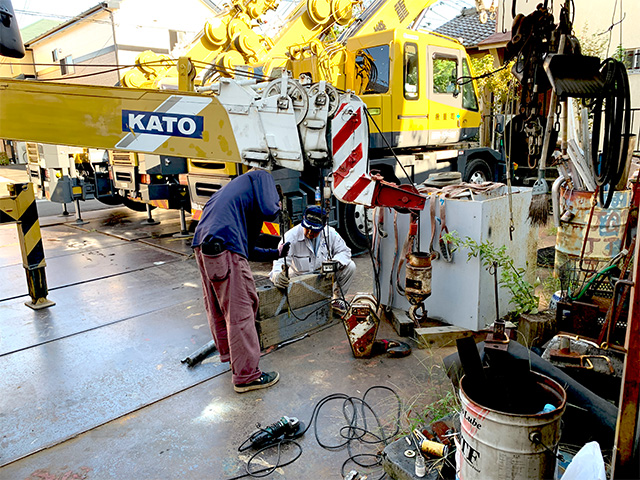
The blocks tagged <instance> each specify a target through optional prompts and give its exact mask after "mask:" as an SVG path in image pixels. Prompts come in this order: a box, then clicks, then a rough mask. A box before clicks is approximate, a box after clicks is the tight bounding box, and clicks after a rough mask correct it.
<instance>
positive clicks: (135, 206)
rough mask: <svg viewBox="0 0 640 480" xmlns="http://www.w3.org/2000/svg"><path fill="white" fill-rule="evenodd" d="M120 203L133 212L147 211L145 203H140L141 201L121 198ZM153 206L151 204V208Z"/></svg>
mask: <svg viewBox="0 0 640 480" xmlns="http://www.w3.org/2000/svg"><path fill="white" fill-rule="evenodd" d="M122 203H123V204H124V206H125V207H127V208H128V209H130V210H133V211H134V212H146V211H147V204H146V203H142V202H136V201H134V200H131V199H130V198H123V199H122ZM154 208H156V207H154V206H153V205H152V206H151V210H153V209H154Z"/></svg>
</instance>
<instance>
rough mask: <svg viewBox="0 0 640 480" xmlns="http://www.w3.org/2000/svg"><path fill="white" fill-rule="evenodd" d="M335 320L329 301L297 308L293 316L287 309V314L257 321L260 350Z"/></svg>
mask: <svg viewBox="0 0 640 480" xmlns="http://www.w3.org/2000/svg"><path fill="white" fill-rule="evenodd" d="M294 314H295V316H294ZM296 317H297V318H296ZM333 320H334V317H333V315H332V314H331V306H330V304H329V302H328V301H327V300H322V301H320V302H317V303H314V304H311V305H307V306H305V307H301V308H297V309H295V310H293V311H292V314H291V315H289V312H287V311H286V307H285V312H284V313H281V314H280V315H276V316H274V317H270V318H263V319H258V320H256V329H257V330H258V339H259V340H260V348H261V349H265V348H268V347H270V346H272V345H278V344H279V343H282V342H285V341H287V340H291V339H292V338H296V337H298V336H300V335H304V334H305V333H308V332H310V331H311V330H314V329H316V328H318V327H321V326H323V325H326V324H329V323H331V322H332V321H333Z"/></svg>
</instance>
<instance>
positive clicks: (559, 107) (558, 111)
mask: <svg viewBox="0 0 640 480" xmlns="http://www.w3.org/2000/svg"><path fill="white" fill-rule="evenodd" d="M561 113H562V105H561V103H560V102H558V103H557V105H556V122H555V123H554V124H553V129H554V130H555V131H556V132H559V131H560V114H561Z"/></svg>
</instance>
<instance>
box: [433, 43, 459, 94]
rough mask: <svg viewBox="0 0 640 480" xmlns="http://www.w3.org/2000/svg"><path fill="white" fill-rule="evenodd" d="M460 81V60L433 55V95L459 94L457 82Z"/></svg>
mask: <svg viewBox="0 0 640 480" xmlns="http://www.w3.org/2000/svg"><path fill="white" fill-rule="evenodd" d="M457 79H458V59H457V58H455V57H445V56H442V55H439V54H437V53H434V54H433V93H450V94H451V95H457V94H458V93H459V89H458V85H457V84H456V80H457Z"/></svg>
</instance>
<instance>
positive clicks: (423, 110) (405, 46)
mask: <svg viewBox="0 0 640 480" xmlns="http://www.w3.org/2000/svg"><path fill="white" fill-rule="evenodd" d="M434 2H435V0H418V1H413V0H408V1H403V0H401V1H399V2H389V1H375V2H373V3H372V4H371V5H370V6H369V7H368V8H367V9H365V10H364V11H363V12H362V13H361V14H360V15H358V16H357V17H356V18H354V15H353V6H354V4H352V3H351V1H348V0H306V1H302V2H300V4H298V5H297V7H296V8H295V9H294V10H293V12H292V13H291V14H290V15H289V16H288V17H287V18H286V19H285V20H284V22H283V24H282V27H281V28H280V29H279V30H278V33H277V34H276V35H274V36H273V38H271V37H270V36H267V35H263V34H261V33H260V32H259V29H258V28H257V26H259V22H260V19H261V18H262V16H263V15H264V14H265V12H267V11H268V10H272V9H274V8H275V6H276V5H275V2H274V1H272V0H254V1H250V2H246V1H244V2H243V1H239V0H234V2H233V3H232V4H231V5H229V6H228V7H227V9H226V10H225V12H223V14H221V15H220V16H219V17H216V18H214V19H212V20H210V21H209V22H207V23H206V24H205V27H204V29H203V30H202V32H201V33H200V34H199V35H198V36H197V37H196V38H195V39H194V41H193V42H192V43H191V45H189V46H188V47H187V48H186V49H185V52H184V53H185V57H184V58H183V59H182V60H181V61H179V62H176V61H174V60H172V59H170V58H168V57H166V56H161V55H156V54H154V53H153V52H144V53H143V54H141V55H140V57H139V58H138V61H137V65H138V66H137V68H135V69H132V70H131V71H129V72H127V73H126V74H125V75H124V76H123V80H122V83H123V85H124V86H128V87H131V88H132V90H133V89H148V90H157V91H162V92H188V91H190V90H191V91H195V92H197V93H199V94H201V95H202V94H207V93H211V92H214V93H217V92H218V91H220V89H221V88H222V90H225V88H226V87H221V85H226V83H225V82H230V81H231V79H233V85H237V86H239V87H243V86H244V85H245V84H252V85H253V84H255V85H258V87H257V88H258V90H259V91H260V95H263V96H264V98H270V97H272V96H274V95H278V94H279V93H278V92H282V88H283V83H282V82H283V81H282V80H279V78H286V88H287V90H286V100H287V101H288V102H290V103H291V107H292V108H293V111H294V112H295V120H296V126H297V131H298V132H299V135H300V137H301V138H303V139H308V138H315V140H314V141H315V142H316V144H317V145H316V146H315V147H314V148H306V149H304V158H303V159H302V161H303V165H304V167H303V168H301V169H300V168H288V167H287V165H286V162H283V163H282V164H280V165H279V166H280V167H281V168H275V169H274V170H273V172H272V173H273V175H274V177H275V178H276V181H277V182H278V183H279V184H280V185H281V186H282V189H283V191H284V193H285V195H286V196H287V200H288V207H289V212H290V213H291V216H292V220H293V221H296V220H298V219H299V218H300V216H301V214H302V212H303V210H304V207H305V206H306V205H307V204H309V203H313V201H314V200H315V196H316V194H317V192H318V191H320V193H321V196H322V197H324V198H328V197H329V195H327V193H326V192H325V189H324V186H325V184H327V185H328V184H329V183H330V181H331V179H329V178H325V175H324V173H326V171H325V169H326V167H327V166H329V165H330V164H331V159H330V158H329V157H326V153H322V152H326V151H327V150H330V146H329V148H327V146H325V143H326V142H327V139H326V138H324V137H323V135H324V134H325V133H326V132H325V127H324V126H323V122H322V120H319V119H316V118H314V117H313V112H314V111H317V110H318V109H319V108H320V107H321V106H320V105H316V104H313V103H312V102H313V101H321V102H326V103H327V106H328V107H330V108H331V109H336V108H338V105H339V102H338V98H340V96H341V95H342V94H343V93H342V92H353V93H355V94H356V95H358V96H359V97H360V98H361V99H362V100H363V101H364V103H365V104H366V109H365V110H363V116H362V118H361V119H360V121H361V122H363V124H364V125H366V126H367V127H368V132H369V141H368V158H369V162H370V168H371V169H372V170H376V171H378V172H379V173H380V174H381V175H382V176H383V177H384V178H385V179H388V180H390V181H392V182H394V183H402V182H406V179H405V177H404V172H408V173H409V175H410V176H412V180H413V181H415V182H421V181H423V180H425V179H426V178H427V176H428V175H429V174H430V173H434V172H438V171H449V170H454V171H460V172H461V173H462V176H463V180H465V181H476V182H479V181H484V180H494V179H499V178H500V176H501V175H502V174H503V173H504V163H503V162H501V161H500V157H499V155H498V153H497V152H495V151H493V150H490V149H488V148H472V143H471V140H473V139H474V137H475V136H476V135H477V132H478V129H479V125H480V121H481V116H480V113H479V108H478V100H477V98H478V97H477V92H476V90H475V88H476V87H475V84H474V83H473V82H466V83H464V84H463V85H462V86H460V85H458V82H457V79H458V78H459V77H462V76H469V75H471V74H472V72H471V68H470V62H469V58H468V56H467V54H466V52H465V50H464V48H463V47H462V45H461V44H460V43H458V42H457V41H455V40H453V39H450V38H447V37H444V36H441V35H437V34H433V33H428V32H423V31H420V30H419V29H418V28H417V26H418V24H419V21H420V20H419V19H420V16H421V13H422V12H423V11H424V10H425V9H426V8H428V7H429V6H430V5H431V4H433V3H434ZM337 26H342V28H343V30H342V32H341V33H340V34H339V35H338V36H337V37H336V31H337V30H339V29H338V28H336V27H337ZM187 58H188V60H187ZM284 72H291V74H292V77H287V76H286V75H285V76H284V77H281V76H282V75H283V73H284ZM70 88H71V90H70V91H72V90H73V89H74V88H79V87H70ZM283 99H284V96H283ZM166 108H167V109H169V110H170V109H171V108H172V107H170V106H167V107H166ZM228 108H230V109H231V110H234V108H235V107H233V106H229V107H228ZM238 108H240V107H238ZM240 109H241V108H240ZM131 112H132V115H133V116H132V117H131V118H132V120H133V122H131V123H128V124H127V127H128V128H130V129H131V131H130V134H131V135H132V136H133V137H135V135H136V133H137V132H138V133H139V132H144V133H148V131H149V129H154V130H155V132H156V133H157V134H165V133H166V132H165V130H166V129H167V128H169V127H170V126H174V127H176V128H177V127H179V126H180V125H179V124H178V123H175V122H177V120H176V121H175V122H174V123H173V124H171V125H169V124H166V123H164V124H163V123H159V122H158V121H157V119H156V117H154V116H152V115H150V114H149V113H148V112H147V111H144V110H143V109H135V108H133V109H132V110H131ZM61 113H62V114H71V112H59V113H58V116H59V115H60V114H61ZM233 113H234V114H235V113H238V114H239V115H240V114H242V115H246V116H247V117H248V119H247V122H245V124H244V128H248V129H249V130H251V129H252V128H257V129H258V130H259V129H260V127H262V128H264V127H265V125H259V124H257V123H252V121H254V122H257V121H259V119H257V118H256V119H253V120H249V118H250V117H251V114H250V112H242V113H241V112H233ZM336 113H337V112H336V110H329V116H330V117H331V116H332V115H335V114H336ZM122 122H123V126H124V124H125V120H124V117H123V121H122ZM189 125H191V124H189ZM189 125H187V123H183V124H182V126H183V127H184V126H189ZM123 128H124V127H123ZM189 128H190V127H189ZM194 128H195V127H194ZM136 129H138V130H136ZM186 131H188V129H187V130H186ZM178 133H179V132H178ZM0 134H2V133H1V132H0ZM290 134H291V133H289V135H290ZM285 135H287V134H286V133H285ZM2 136H3V137H5V138H12V139H20V138H25V137H24V135H23V136H22V137H16V136H13V137H12V136H6V135H4V134H2ZM217 136H218V137H219V138H221V137H220V135H217ZM31 138H34V137H33V136H32V137H31ZM265 141H266V143H267V147H269V145H270V144H272V143H274V142H276V141H277V139H275V138H274V137H273V136H270V135H267V136H266V137H265ZM50 143H55V144H69V145H80V146H89V145H90V143H88V142H86V141H83V140H82V139H78V140H76V141H75V143H69V142H66V143H65V142H64V141H63V140H62V137H58V140H55V139H51V140H50ZM133 143H135V142H133ZM124 147H125V146H124V144H120V145H119V148H117V149H114V148H110V149H108V150H109V166H108V168H109V176H110V179H111V191H110V192H106V193H105V197H106V198H107V199H108V200H109V201H111V202H112V201H113V198H116V199H117V198H121V199H126V201H127V202H128V205H129V206H131V204H132V203H133V202H132V201H138V202H143V203H147V204H151V205H154V206H159V207H165V208H185V207H186V208H188V209H190V210H191V213H192V215H193V218H194V219H196V220H197V219H198V218H199V215H200V212H201V209H202V207H203V206H204V203H205V202H206V200H207V199H208V197H209V196H210V195H211V194H212V193H213V192H215V191H216V190H217V189H219V188H221V187H222V186H223V185H224V184H226V183H227V182H228V181H230V179H231V178H233V176H235V175H237V174H239V173H241V171H242V168H243V166H242V165H240V164H239V163H238V162H237V160H236V159H230V158H228V157H229V155H228V154H217V155H208V156H203V155H191V154H187V153H188V151H187V150H179V149H171V150H170V151H167V152H166V153H164V154H158V153H156V152H153V153H150V152H148V151H146V152H145V151H140V150H137V151H136V149H134V148H131V149H127V148H124ZM269 148H270V147H269ZM316 150H317V151H316ZM319 152H320V153H319ZM322 155H325V158H320V157H322ZM241 163H242V162H241ZM40 168H42V165H40ZM101 170H103V169H100V168H97V167H96V171H101ZM327 180H329V181H327ZM366 218H367V216H366V210H365V208H364V207H363V206H362V205H358V204H354V203H339V202H338V203H337V204H336V208H335V209H334V217H333V220H334V221H335V222H336V223H337V227H338V228H339V230H340V231H341V233H342V234H343V236H344V237H345V239H346V240H347V241H348V242H349V243H350V245H351V246H352V247H355V248H356V249H360V248H363V247H364V246H365V245H366V237H365V233H366V231H367V225H366V224H365V221H366Z"/></svg>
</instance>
